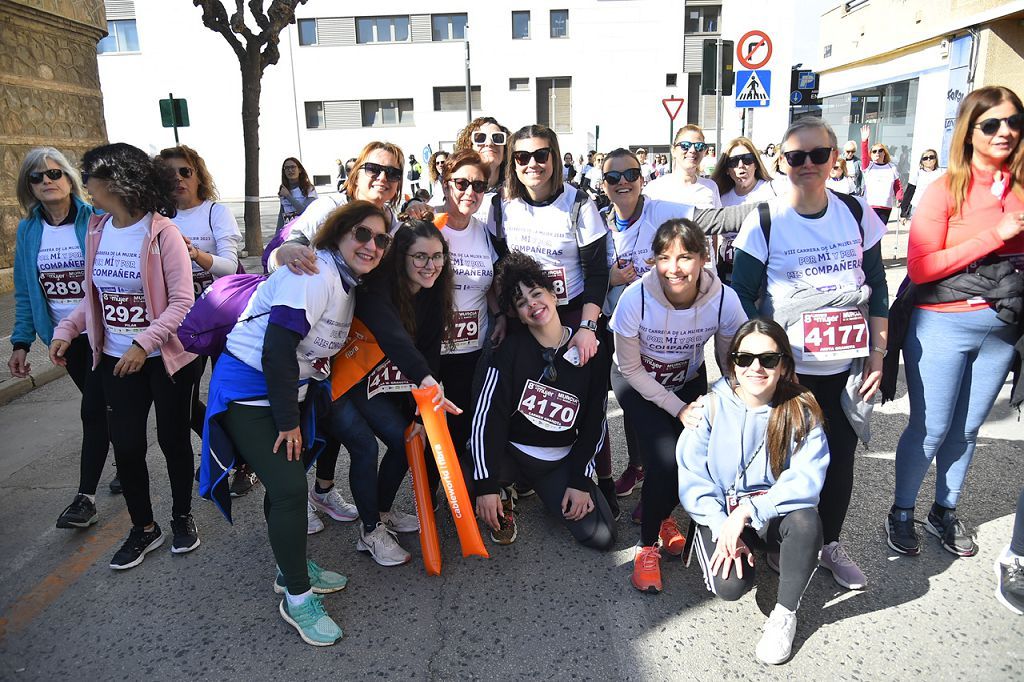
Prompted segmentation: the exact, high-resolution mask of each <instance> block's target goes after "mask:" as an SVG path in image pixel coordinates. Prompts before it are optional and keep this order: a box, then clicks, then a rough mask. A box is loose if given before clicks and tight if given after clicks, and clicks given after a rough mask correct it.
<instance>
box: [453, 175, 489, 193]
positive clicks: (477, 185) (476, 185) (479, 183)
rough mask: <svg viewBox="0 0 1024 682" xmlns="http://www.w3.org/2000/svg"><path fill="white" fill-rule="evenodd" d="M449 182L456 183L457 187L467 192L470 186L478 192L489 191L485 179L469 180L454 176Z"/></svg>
mask: <svg viewBox="0 0 1024 682" xmlns="http://www.w3.org/2000/svg"><path fill="white" fill-rule="evenodd" d="M449 182H451V183H452V184H453V185H455V189H457V190H459V191H460V192H465V191H466V190H467V189H469V188H470V187H472V188H473V191H474V192H476V193H477V194H483V193H484V192H486V191H487V183H486V182H484V181H483V180H467V179H466V178H452V179H451V180H450V181H449Z"/></svg>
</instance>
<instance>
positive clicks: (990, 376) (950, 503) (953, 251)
mask: <svg viewBox="0 0 1024 682" xmlns="http://www.w3.org/2000/svg"><path fill="white" fill-rule="evenodd" d="M1022 112H1024V106H1022V105H1021V100H1020V98H1019V97H1017V95H1015V94H1014V93H1013V92H1011V91H1010V90H1008V89H1006V88H1002V87H985V88H981V89H979V90H975V91H974V92H972V93H970V94H969V95H968V96H967V97H966V98H965V99H964V101H963V103H962V104H961V105H960V112H959V115H958V118H957V122H956V127H955V128H954V129H953V138H952V142H951V144H950V152H949V170H948V172H947V174H946V176H945V177H942V178H939V179H938V180H936V181H935V182H934V183H933V184H932V185H931V186H930V187H929V188H928V190H927V191H926V192H925V194H924V196H923V197H922V199H921V203H920V205H919V206H918V208H917V211H916V212H915V213H914V217H913V220H912V222H911V226H910V246H909V252H908V258H907V267H908V270H909V275H910V279H911V280H912V281H913V282H914V284H916V285H917V291H916V303H917V307H916V308H915V309H914V310H913V313H912V314H911V317H910V323H909V326H908V328H907V335H906V339H905V340H904V343H903V358H904V363H905V366H906V375H907V389H908V393H909V396H910V423H909V425H908V426H907V429H906V431H904V432H903V436H902V437H901V438H900V442H899V446H898V447H897V449H896V497H895V504H894V505H893V507H892V510H891V511H890V512H889V518H888V522H887V524H886V531H887V536H888V543H889V546H890V547H891V548H893V549H894V550H896V551H897V552H900V553H903V554H911V555H913V554H918V553H919V552H920V550H921V543H920V540H919V539H918V537H917V532H916V530H915V528H914V504H915V502H916V501H917V494H918V490H919V489H920V487H921V483H922V481H923V480H924V476H925V473H926V472H927V471H928V466H929V464H930V463H931V461H932V459H935V460H936V471H937V473H936V477H935V502H934V504H933V505H932V507H931V510H930V511H929V513H928V518H927V521H926V523H925V529H926V530H927V531H928V532H929V533H931V534H933V535H935V536H937V537H938V538H940V540H941V542H942V546H943V547H944V548H945V549H946V550H948V551H950V552H952V553H953V554H955V555H957V556H973V555H974V554H976V553H977V551H978V548H977V545H976V544H975V543H974V541H973V540H972V539H971V536H970V535H969V534H968V532H967V531H966V530H965V528H964V524H963V523H962V521H961V520H960V519H958V517H957V513H956V505H957V501H958V499H959V497H960V493H961V489H962V487H963V482H964V478H965V477H966V474H967V468H968V466H969V465H970V462H971V456H972V455H973V454H974V448H975V441H976V439H977V435H978V429H979V428H980V427H981V424H982V423H983V422H984V421H985V418H986V417H987V416H988V413H989V410H991V409H992V404H993V403H994V402H995V399H996V395H997V394H998V393H999V389H1000V388H1001V387H1002V386H1003V382H1004V381H1005V380H1006V376H1007V374H1008V373H1009V371H1010V367H1011V364H1012V362H1013V358H1014V348H1013V347H1014V344H1015V342H1016V341H1017V339H1018V338H1019V337H1020V327H1019V320H1020V313H1021V310H1020V307H1021V306H1020V295H1021V293H1020V292H1021V291H1022V290H1024V274H1022V269H1024V234H1022V231H1024V147H1022V145H1021V144H1020V137H1021V123H1022V121H1024V114H1022ZM995 285H998V288H999V291H996V290H994V289H993V288H992V287H993V286H995ZM1007 292H1010V295H1009V296H1007ZM1012 292H1016V294H1015V297H1016V301H1014V300H1013V298H1014V294H1013V293H1012ZM1014 307H1015V308H1016V310H1015V311H1014Z"/></svg>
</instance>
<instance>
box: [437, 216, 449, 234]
mask: <svg viewBox="0 0 1024 682" xmlns="http://www.w3.org/2000/svg"><path fill="white" fill-rule="evenodd" d="M447 224H448V214H447V213H435V214H434V227H436V228H437V229H439V230H440V229H441V228H442V227H444V226H445V225H447Z"/></svg>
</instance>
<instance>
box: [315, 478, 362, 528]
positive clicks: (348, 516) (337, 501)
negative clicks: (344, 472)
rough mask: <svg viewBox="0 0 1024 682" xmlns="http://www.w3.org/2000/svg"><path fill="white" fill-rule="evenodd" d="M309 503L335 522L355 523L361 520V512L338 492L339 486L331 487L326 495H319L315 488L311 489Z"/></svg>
mask: <svg viewBox="0 0 1024 682" xmlns="http://www.w3.org/2000/svg"><path fill="white" fill-rule="evenodd" d="M309 501H310V503H311V504H312V505H313V506H314V507H316V508H317V509H318V510H320V511H322V512H323V513H324V514H327V515H328V516H330V517H331V518H332V519H334V520H335V521H355V520H356V519H358V518H359V510H358V509H356V506H355V505H354V504H352V503H351V502H347V501H345V498H344V497H342V496H341V493H339V492H338V487H337V486H333V487H331V489H330V490H328V491H327V492H325V493H318V492H317V491H316V487H315V486H314V487H313V488H310V489H309Z"/></svg>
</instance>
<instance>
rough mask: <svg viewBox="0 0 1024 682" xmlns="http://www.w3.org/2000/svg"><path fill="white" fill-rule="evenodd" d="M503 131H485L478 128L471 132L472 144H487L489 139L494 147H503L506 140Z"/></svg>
mask: <svg viewBox="0 0 1024 682" xmlns="http://www.w3.org/2000/svg"><path fill="white" fill-rule="evenodd" d="M506 139H507V138H506V135H505V133H503V132H501V131H498V132H496V133H486V132H484V131H482V130H478V131H476V132H475V133H473V144H487V143H488V141H490V143H491V144H493V145H494V146H496V147H504V146H505V141H506Z"/></svg>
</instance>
